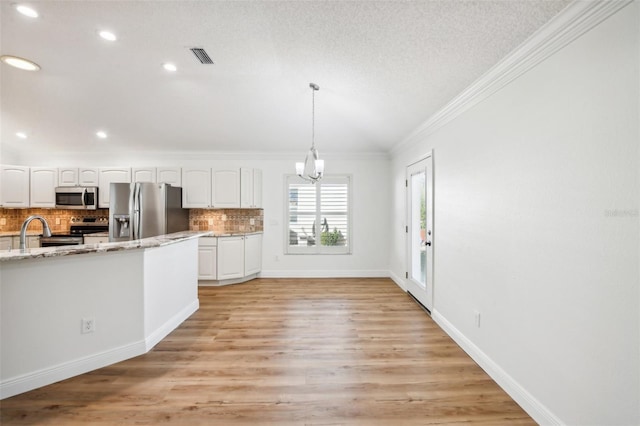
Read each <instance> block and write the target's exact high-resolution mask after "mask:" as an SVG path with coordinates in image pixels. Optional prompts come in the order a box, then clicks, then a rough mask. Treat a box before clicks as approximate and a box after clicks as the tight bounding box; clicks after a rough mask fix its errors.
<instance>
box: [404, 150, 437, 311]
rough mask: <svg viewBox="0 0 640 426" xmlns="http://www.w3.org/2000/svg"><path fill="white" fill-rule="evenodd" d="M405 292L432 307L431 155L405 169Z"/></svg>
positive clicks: (428, 308)
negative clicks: (406, 262) (406, 261)
mask: <svg viewBox="0 0 640 426" xmlns="http://www.w3.org/2000/svg"><path fill="white" fill-rule="evenodd" d="M406 186H407V229H406V231H407V244H408V250H407V252H408V264H407V266H408V267H407V291H408V292H409V294H411V296H413V298H415V299H416V300H417V301H418V302H419V303H420V304H422V306H424V307H425V308H426V309H427V310H428V311H429V312H431V310H432V308H433V241H434V240H433V156H432V154H431V153H429V154H428V155H427V156H426V157H425V158H423V159H422V160H420V161H418V162H417V163H414V164H411V165H410V166H408V167H407V185H406Z"/></svg>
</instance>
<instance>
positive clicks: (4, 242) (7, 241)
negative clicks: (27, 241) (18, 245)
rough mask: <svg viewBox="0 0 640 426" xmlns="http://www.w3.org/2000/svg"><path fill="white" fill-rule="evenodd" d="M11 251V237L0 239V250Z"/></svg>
mask: <svg viewBox="0 0 640 426" xmlns="http://www.w3.org/2000/svg"><path fill="white" fill-rule="evenodd" d="M11 249H13V242H12V238H11V237H0V250H11Z"/></svg>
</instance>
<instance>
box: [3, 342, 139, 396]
mask: <svg viewBox="0 0 640 426" xmlns="http://www.w3.org/2000/svg"><path fill="white" fill-rule="evenodd" d="M145 352H146V350H145V342H144V341H142V340H141V341H138V342H134V343H130V344H128V345H125V346H120V347H119V348H114V349H110V350H108V351H104V352H100V353H97V354H93V355H89V356H87V357H84V358H78V359H75V360H73V361H69V362H65V363H62V364H58V365H56V366H53V367H50V368H46V369H42V370H39V371H35V372H32V373H29V374H25V375H22V376H18V377H14V378H11V379H9V380H5V381H3V382H2V383H0V399H4V398H8V397H10V396H13V395H17V394H20V393H23V392H27V391H30V390H33V389H36V388H39V387H41V386H45V385H50V384H51V383H55V382H59V381H60V380H64V379H68V378H70V377H73V376H77V375H79V374H84V373H87V372H89V371H93V370H96V369H98V368H102V367H106V366H108V365H111V364H115V363H116V362H120V361H124V360H125V359H129V358H133V357H135V356H138V355H142V354H144V353H145Z"/></svg>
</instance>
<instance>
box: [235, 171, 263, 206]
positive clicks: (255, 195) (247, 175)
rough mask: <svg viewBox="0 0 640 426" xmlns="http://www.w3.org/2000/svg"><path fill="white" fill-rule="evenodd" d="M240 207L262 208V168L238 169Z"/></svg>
mask: <svg viewBox="0 0 640 426" xmlns="http://www.w3.org/2000/svg"><path fill="white" fill-rule="evenodd" d="M240 207H242V208H262V170H260V169H249V168H244V167H243V168H241V169H240Z"/></svg>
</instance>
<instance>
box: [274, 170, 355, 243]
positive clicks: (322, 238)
mask: <svg viewBox="0 0 640 426" xmlns="http://www.w3.org/2000/svg"><path fill="white" fill-rule="evenodd" d="M350 186H351V178H350V177H349V176H332V177H324V178H323V179H322V181H320V182H318V183H316V184H315V185H314V184H310V183H307V182H305V181H303V180H302V179H300V178H299V177H298V176H288V177H287V179H286V189H287V198H286V199H287V200H288V206H287V223H288V227H287V235H286V238H285V241H286V244H285V247H286V250H285V252H286V253H289V254H296V253H298V254H304V253H306V254H313V253H321V254H331V253H335V254H345V253H350V252H351V242H350V241H351V229H350V226H351V225H350V211H349V205H350Z"/></svg>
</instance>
